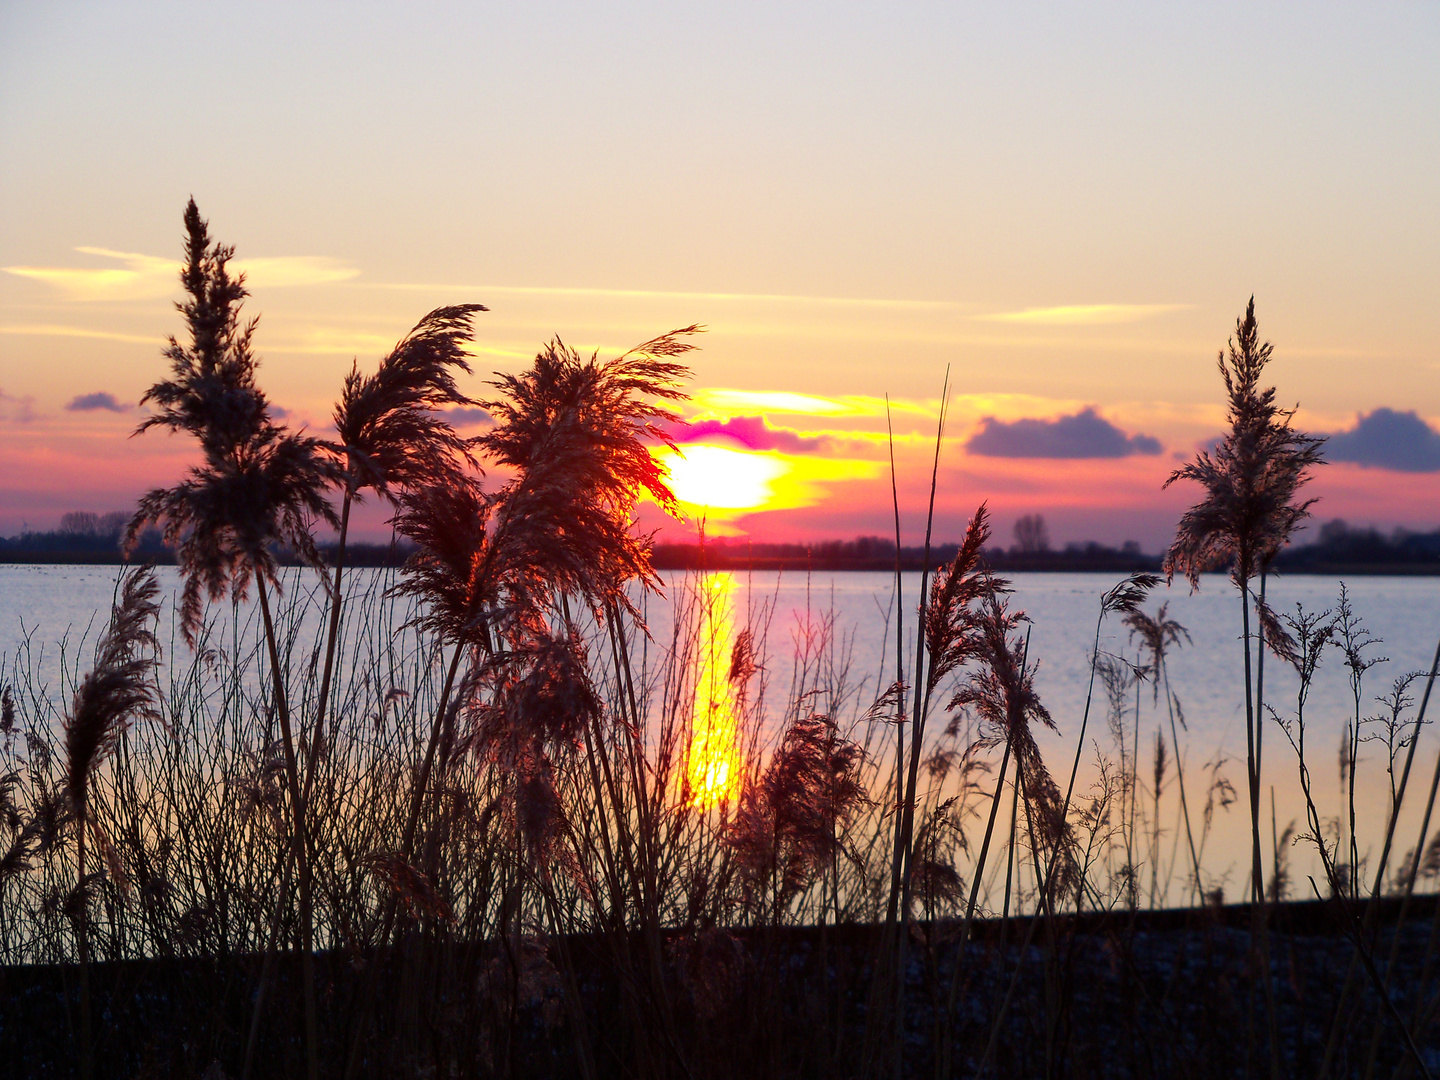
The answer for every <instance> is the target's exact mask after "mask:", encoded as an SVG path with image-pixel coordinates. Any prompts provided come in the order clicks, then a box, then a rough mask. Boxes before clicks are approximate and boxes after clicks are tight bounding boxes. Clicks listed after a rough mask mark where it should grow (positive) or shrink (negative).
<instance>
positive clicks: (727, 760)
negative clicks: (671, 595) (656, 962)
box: [686, 573, 742, 807]
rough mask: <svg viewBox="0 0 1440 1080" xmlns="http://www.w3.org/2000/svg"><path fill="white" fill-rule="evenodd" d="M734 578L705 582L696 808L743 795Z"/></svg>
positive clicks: (691, 769) (695, 729)
mask: <svg viewBox="0 0 1440 1080" xmlns="http://www.w3.org/2000/svg"><path fill="white" fill-rule="evenodd" d="M734 591H735V576H734V575H733V574H726V573H717V574H707V575H706V576H704V577H703V578H701V580H700V583H699V586H698V593H699V600H700V647H699V655H698V656H697V658H696V668H697V670H696V677H695V712H694V720H693V726H692V728H691V735H690V753H689V759H688V761H687V763H686V779H687V781H688V786H689V789H690V800H691V803H692V804H693V805H695V806H701V807H706V806H714V805H715V804H717V803H721V802H725V801H727V800H729V799H734V798H736V797H737V796H738V795H739V794H740V781H741V772H742V770H741V761H740V723H739V717H738V716H737V714H736V710H735V694H734V690H733V688H732V687H731V684H730V654H731V651H732V649H733V648H734V645H735V640H734V639H735V609H734V605H733V602H732V596H733V594H734Z"/></svg>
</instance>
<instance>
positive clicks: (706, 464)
mask: <svg viewBox="0 0 1440 1080" xmlns="http://www.w3.org/2000/svg"><path fill="white" fill-rule="evenodd" d="M657 457H658V458H659V459H660V461H661V463H662V464H664V465H665V466H666V467H667V468H668V469H669V470H670V490H671V491H673V492H675V498H677V499H678V500H680V502H682V503H686V504H688V505H690V506H694V507H700V508H704V509H709V510H754V509H758V508H760V507H763V506H768V505H769V504H770V503H771V502H772V501H773V500H774V498H775V486H774V485H775V484H776V482H777V481H779V480H781V479H783V478H784V477H785V476H786V475H788V474H789V472H790V465H789V464H788V463H787V462H785V461H784V460H782V459H781V458H778V457H775V456H773V455H770V454H756V453H747V452H745V451H743V450H729V449H726V448H724V447H720V446H706V445H705V444H703V443H697V444H694V445H690V446H686V447H684V448H683V453H676V452H674V451H672V450H664V451H661V452H660V453H659V454H658V455H657Z"/></svg>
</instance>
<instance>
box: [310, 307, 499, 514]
mask: <svg viewBox="0 0 1440 1080" xmlns="http://www.w3.org/2000/svg"><path fill="white" fill-rule="evenodd" d="M486 310H488V309H487V308H486V307H485V306H484V305H483V304H458V305H455V306H453V307H442V308H436V309H435V310H434V311H432V312H430V314H428V315H426V316H425V317H424V318H423V319H421V320H420V321H419V322H418V323H416V324H415V328H414V329H413V330H411V331H410V333H408V334H406V335H405V337H404V338H402V339H401V340H400V342H399V343H398V344H397V345H396V346H395V348H393V349H392V350H390V352H389V354H388V355H387V356H386V357H385V358H384V359H383V360H381V361H380V364H379V366H378V367H377V368H376V369H375V371H374V373H373V374H370V375H361V374H360V371H359V369H358V368H352V369H351V371H350V374H349V375H347V376H346V377H345V387H344V389H343V390H342V392H341V395H340V401H339V402H338V403H337V404H336V406H335V430H336V432H337V433H338V434H339V437H340V439H339V442H340V447H341V449H342V451H343V452H344V455H345V488H346V492H347V494H351V495H353V494H358V493H359V492H360V491H362V490H364V489H366V488H369V489H371V490H373V491H375V492H376V493H377V494H379V495H380V496H382V497H384V498H389V497H390V493H391V489H392V488H400V489H401V490H413V489H417V488H420V487H423V486H425V485H427V484H433V483H443V482H448V481H449V480H450V479H451V478H452V477H453V476H454V473H455V471H456V469H458V468H460V467H462V466H463V465H464V464H467V463H468V464H471V465H473V464H474V461H473V459H472V458H471V456H470V449H471V445H472V443H473V440H471V439H466V438H462V437H461V436H460V435H458V434H457V433H456V431H455V429H454V427H453V426H452V425H451V424H450V422H449V421H448V420H446V419H445V417H444V414H443V412H442V410H444V409H446V408H451V407H464V406H469V405H473V404H474V402H472V401H471V400H470V399H469V398H467V397H466V396H465V395H464V394H462V393H461V392H460V388H459V386H458V385H457V384H456V382H455V374H456V372H457V371H460V372H464V373H465V374H466V375H468V374H470V365H469V362H468V360H467V358H466V357H467V354H466V352H465V344H466V342H468V341H469V340H470V339H471V337H472V336H473V329H472V327H471V319H472V318H473V317H474V315H475V314H476V313H477V312H481V311H486Z"/></svg>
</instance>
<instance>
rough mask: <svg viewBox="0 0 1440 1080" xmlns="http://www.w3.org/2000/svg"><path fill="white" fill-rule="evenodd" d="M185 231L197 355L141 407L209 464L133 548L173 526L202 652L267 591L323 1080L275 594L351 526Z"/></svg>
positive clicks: (196, 241)
mask: <svg viewBox="0 0 1440 1080" xmlns="http://www.w3.org/2000/svg"><path fill="white" fill-rule="evenodd" d="M185 228H186V263H185V266H184V269H183V270H182V271H181V274H180V280H181V283H182V284H183V285H184V287H185V291H186V292H187V293H189V294H190V299H189V300H188V301H186V302H185V303H183V304H180V305H178V307H179V309H180V312H181V314H182V315H184V317H185V322H186V325H187V328H188V329H189V332H190V343H189V345H188V346H182V345H180V344H179V343H178V342H177V341H176V340H175V339H174V338H173V337H172V338H171V339H170V345H169V347H168V348H167V349H166V353H165V355H166V356H167V358H168V359H169V360H170V363H171V372H172V376H173V377H172V378H170V379H167V380H164V381H162V382H159V383H156V384H155V385H154V386H152V387H151V388H150V389H149V390H148V391H147V392H146V394H145V396H144V397H143V398H142V399H141V401H142V403H143V402H146V401H153V402H155V403H156V404H157V405H158V406H159V407H160V411H159V413H157V414H156V415H154V416H151V417H150V418H149V419H147V420H146V421H144V422H143V423H142V424H141V425H140V427H139V428H138V429H137V430H136V433H137V434H139V433H140V432H143V431H146V430H148V429H149V428H152V427H165V428H169V429H170V430H171V431H184V432H188V433H189V434H191V435H193V436H195V438H196V439H198V440H199V442H200V447H201V450H202V458H201V462H200V464H198V465H195V466H192V467H191V469H190V471H189V474H188V475H187V477H186V478H185V479H184V480H183V481H181V482H180V483H179V484H177V485H176V486H175V487H172V488H159V489H156V490H153V491H150V492H147V493H146V494H145V495H144V496H142V497H141V499H140V504H139V508H138V509H137V510H136V512H135V515H134V517H132V518H131V520H130V525H129V528H128V529H127V531H126V544H127V546H128V545H132V544H133V543H134V542H135V540H136V538H137V537H138V536H139V534H140V532H141V530H142V529H143V528H144V527H145V526H146V525H148V524H150V523H152V522H155V523H160V524H163V527H164V536H165V541H166V543H168V544H171V545H173V546H174V547H175V549H176V562H177V563H178V564H179V566H180V571H181V573H182V575H183V576H184V578H185V588H184V593H183V600H182V604H181V626H182V629H183V630H184V633H185V638H186V641H187V642H188V643H189V644H191V645H192V646H193V645H194V644H195V640H196V634H197V631H198V629H199V626H200V622H201V591H202V589H203V591H204V592H205V594H206V595H208V597H209V598H210V599H211V600H218V599H220V598H222V597H223V596H224V595H225V594H226V593H227V592H229V593H231V594H232V595H234V596H235V597H236V598H237V599H242V600H243V599H244V598H245V597H246V595H247V594H248V591H249V586H250V582H251V581H252V579H253V580H254V582H255V586H256V594H257V597H258V599H259V603H260V611H261V615H262V618H263V620H264V625H265V638H266V644H267V647H268V650H269V653H270V672H271V682H272V684H273V687H274V692H275V709H276V713H277V715H278V717H279V720H280V728H281V736H282V739H283V742H284V747H285V761H286V773H287V779H288V781H289V786H290V802H291V821H292V827H293V828H292V832H293V835H292V844H293V845H294V847H295V858H296V860H297V862H298V864H299V867H300V893H301V909H302V910H301V925H300V936H301V949H302V961H303V963H304V967H305V973H306V975H305V982H306V987H307V992H306V1016H307V1025H306V1031H307V1044H308V1058H309V1075H310V1078H311V1080H315V1076H316V1075H317V1072H318V1068H319V1065H318V1058H317V1054H318V1050H317V1048H316V1046H315V1018H314V1012H315V1005H314V976H313V957H312V947H311V945H312V943H311V935H312V929H313V924H312V919H311V902H310V875H309V864H308V859H307V852H306V848H307V843H306V839H305V808H304V800H303V798H302V796H301V790H300V776H299V766H298V762H297V758H296V753H295V740H294V737H293V733H292V731H291V724H290V708H289V700H288V696H287V694H286V690H285V685H284V676H283V671H282V666H281V663H280V655H279V649H278V646H277V643H276V640H275V629H274V625H273V620H272V618H271V613H270V603H269V598H268V596H267V589H266V586H267V584H268V585H270V586H271V587H273V588H275V589H276V590H277V591H278V589H279V579H278V576H277V570H278V561H277V558H276V552H275V545H276V544H285V545H287V546H288V547H290V548H291V549H292V550H294V551H295V552H296V553H297V554H298V555H299V556H300V557H301V558H302V559H303V560H305V561H306V562H308V563H310V564H311V565H314V566H319V565H320V554H319V552H318V551H317V549H316V547H315V542H314V540H313V538H312V537H311V534H310V528H311V525H312V523H313V522H314V521H315V519H317V518H318V519H320V520H323V521H324V522H326V523H327V524H329V525H331V526H332V527H338V526H339V524H340V523H339V520H338V519H337V518H336V516H335V511H334V509H333V508H332V507H331V505H330V503H329V500H328V499H327V497H326V494H327V491H328V489H329V488H330V486H331V485H332V484H334V483H336V482H338V481H339V480H340V478H341V471H340V467H339V465H338V464H337V463H336V462H335V461H334V459H333V458H332V457H331V456H330V455H329V454H328V453H327V452H326V449H327V448H326V447H325V445H324V444H322V443H321V442H320V441H319V440H316V439H312V438H309V437H306V436H302V435H293V434H291V433H289V432H288V431H286V430H285V428H283V427H281V426H277V425H276V424H275V423H274V422H273V421H272V420H271V419H270V412H269V404H268V402H267V400H266V398H265V395H264V393H263V392H262V391H261V390H260V389H259V387H258V386H257V385H256V382H255V370H256V366H257V360H256V358H255V355H254V352H253V351H252V348H251V338H252V336H253V333H254V329H255V325H256V321H257V320H253V319H252V320H251V321H250V322H248V323H246V324H244V325H243V326H242V325H241V323H240V305H241V302H242V301H243V300H244V298H245V297H246V296H247V295H248V292H247V290H246V289H245V282H244V275H240V276H239V277H235V278H232V277H230V274H229V268H228V263H229V260H230V258H231V256H232V254H233V249H232V248H229V247H225V246H223V245H218V244H212V243H211V241H210V235H209V227H208V225H207V223H206V222H205V221H204V219H202V218H201V217H200V211H199V210H198V209H197V208H196V206H195V200H194V199H191V200H190V202H189V204H188V205H187V206H186V209H185Z"/></svg>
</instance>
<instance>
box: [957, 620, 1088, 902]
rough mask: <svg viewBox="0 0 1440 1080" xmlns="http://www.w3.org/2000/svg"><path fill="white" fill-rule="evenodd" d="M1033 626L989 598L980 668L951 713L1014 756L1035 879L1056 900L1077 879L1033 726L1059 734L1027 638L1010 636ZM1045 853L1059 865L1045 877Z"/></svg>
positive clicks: (1060, 805)
mask: <svg viewBox="0 0 1440 1080" xmlns="http://www.w3.org/2000/svg"><path fill="white" fill-rule="evenodd" d="M1028 621H1029V620H1028V619H1027V617H1026V616H1025V614H1024V612H1012V611H1010V610H1009V608H1008V606H1007V604H1006V603H1005V601H1004V600H1003V599H1001V598H1000V597H999V596H995V595H993V594H992V595H990V596H988V597H986V598H985V600H984V603H983V610H982V614H981V617H980V619H979V622H978V627H977V629H978V633H977V635H976V638H975V653H976V658H977V660H978V663H977V664H976V666H975V669H974V670H972V671H971V672H970V674H969V675H968V676H967V677H966V679H965V681H964V682H963V683H962V684H961V685H960V687H959V689H957V690H956V692H955V694H954V696H953V697H952V698H951V700H950V705H949V708H950V709H951V710H952V711H954V710H956V709H969V710H971V711H972V712H973V713H974V714H975V716H976V718H977V719H979V720H980V722H981V724H982V731H983V732H984V734H985V736H986V738H988V739H989V740H990V741H991V742H992V743H1002V742H1003V743H1004V744H1005V745H1006V746H1007V747H1008V748H1009V749H1010V752H1011V754H1012V755H1013V756H1014V758H1015V764H1016V772H1017V775H1018V777H1019V783H1020V790H1021V794H1022V795H1023V796H1024V798H1025V801H1026V812H1027V818H1028V820H1029V822H1030V827H1031V829H1032V831H1033V833H1034V835H1035V839H1036V841H1038V844H1039V845H1040V846H1037V847H1036V848H1035V851H1034V856H1035V860H1036V874H1037V876H1038V878H1039V880H1040V881H1042V882H1043V883H1044V885H1045V889H1046V893H1047V896H1046V899H1047V900H1052V899H1053V897H1054V896H1055V895H1057V894H1060V895H1063V894H1064V893H1065V892H1066V891H1067V890H1068V889H1069V888H1071V887H1072V886H1073V885H1075V884H1076V882H1077V878H1076V867H1075V865H1074V860H1073V854H1072V851H1071V849H1072V847H1073V844H1072V840H1073V838H1072V836H1071V830H1070V825H1069V822H1068V821H1067V820H1066V813H1067V811H1066V801H1065V799H1064V798H1063V797H1062V796H1061V794H1060V789H1059V788H1058V787H1057V786H1056V784H1055V781H1054V780H1053V779H1052V778H1051V776H1050V772H1049V770H1048V769H1047V768H1046V766H1045V762H1044V760H1043V758H1042V756H1041V753H1040V747H1039V745H1038V744H1037V743H1036V742H1035V735H1034V732H1033V731H1032V725H1034V724H1037V723H1038V724H1043V725H1044V726H1045V727H1048V728H1049V729H1050V730H1052V731H1056V730H1058V729H1057V728H1056V726H1055V721H1054V720H1053V719H1051V716H1050V712H1049V710H1048V709H1046V708H1045V706H1044V704H1043V703H1042V702H1041V701H1040V696H1039V694H1037V693H1036V691H1035V670H1036V668H1035V665H1034V664H1033V663H1031V662H1030V661H1029V660H1028V658H1027V657H1026V655H1025V652H1026V650H1025V639H1024V638H1019V637H1016V638H1014V639H1012V638H1011V636H1010V635H1011V633H1012V632H1013V631H1014V630H1016V629H1017V628H1018V627H1019V626H1020V625H1021V624H1022V623H1024V622H1028ZM1043 850H1048V851H1049V852H1050V853H1051V857H1052V860H1056V861H1057V870H1056V871H1055V872H1052V873H1050V874H1046V873H1045V872H1044V867H1043V865H1042V857H1043Z"/></svg>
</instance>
